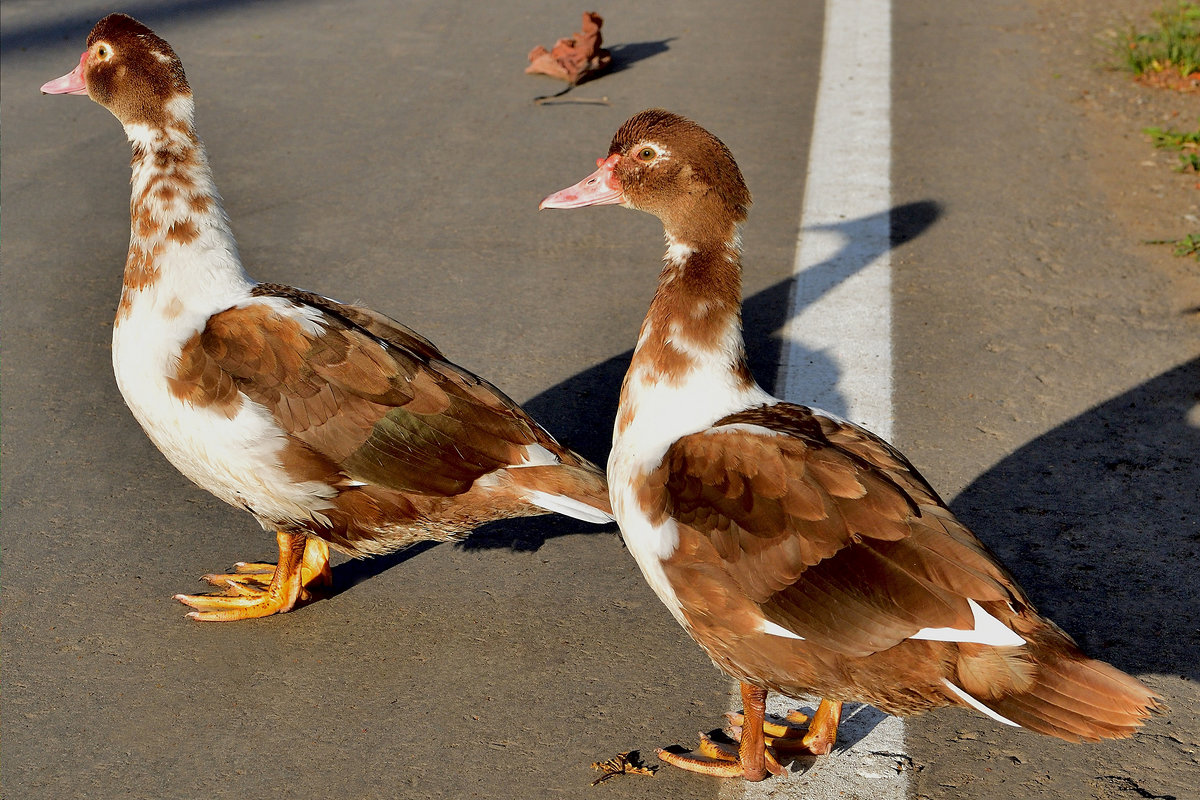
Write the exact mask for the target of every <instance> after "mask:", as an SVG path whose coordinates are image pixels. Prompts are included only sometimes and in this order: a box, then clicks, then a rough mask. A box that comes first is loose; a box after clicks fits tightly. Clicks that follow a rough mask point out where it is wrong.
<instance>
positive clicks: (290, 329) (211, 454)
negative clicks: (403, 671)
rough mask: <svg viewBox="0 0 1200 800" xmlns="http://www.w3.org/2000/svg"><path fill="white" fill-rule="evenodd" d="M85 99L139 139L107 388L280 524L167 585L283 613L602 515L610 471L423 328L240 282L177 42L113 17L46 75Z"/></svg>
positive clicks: (206, 478) (235, 499)
mask: <svg viewBox="0 0 1200 800" xmlns="http://www.w3.org/2000/svg"><path fill="white" fill-rule="evenodd" d="M42 91H43V92H46V93H50V94H86V95H88V96H89V97H91V98H92V99H93V100H95V101H96V102H97V103H100V104H101V105H102V106H104V107H105V108H107V109H108V110H109V111H111V112H112V113H113V115H114V116H116V118H117V119H118V120H119V121H120V122H121V124H122V125H123V126H124V128H125V133H126V135H127V136H128V138H129V140H130V142H131V143H132V146H133V162H132V164H133V179H132V184H133V196H132V201H131V204H130V212H131V217H132V231H131V235H130V244H129V257H128V260H127V261H126V264H125V276H124V285H123V287H122V291H121V299H120V303H119V305H118V306H117V313H116V321H115V323H114V326H113V348H112V357H113V368H114V370H115V372H116V378H117V384H118V386H119V387H120V390H121V394H122V395H123V396H124V398H125V401H126V403H128V405H129V408H130V409H131V410H132V411H133V414H134V416H135V417H136V418H137V420H138V422H140V423H141V425H142V428H143V429H145V431H146V433H147V435H149V437H150V439H151V440H152V441H153V442H154V443H155V444H156V445H157V446H158V448H159V449H160V450H161V451H162V452H163V454H164V455H166V457H167V458H168V459H169V460H170V461H171V463H172V464H174V465H175V466H176V467H177V468H178V469H179V470H180V471H181V472H182V473H183V474H184V475H186V476H187V477H188V478H190V479H191V480H192V481H194V482H195V483H197V484H198V485H200V486H201V487H203V488H205V489H207V490H208V491H210V492H212V493H213V494H215V495H216V496H217V497H219V498H221V499H222V500H224V501H225V502H227V503H230V504H231V505H235V506H238V507H241V508H245V509H246V510H247V511H249V512H250V513H251V514H253V515H254V517H255V518H256V519H257V520H258V521H259V523H260V524H261V525H262V526H263V527H264V528H265V529H267V530H273V531H276V536H277V539H278V545H279V563H278V565H271V564H239V565H238V566H237V568H236V572H235V573H234V574H230V575H208V576H205V578H206V579H207V580H209V581H210V582H211V583H214V584H216V585H219V586H222V587H224V590H225V591H224V594H214V595H176V599H178V600H180V601H182V602H183V603H186V604H187V605H189V606H191V607H193V608H194V609H196V610H195V611H193V612H191V613H190V614H189V616H191V617H193V618H195V619H199V620H230V619H242V618H246V617H260V616H265V615H268V614H274V613H278V612H282V611H288V610H290V609H291V608H292V607H293V606H294V605H295V604H296V602H297V601H298V600H301V599H307V598H308V596H309V595H308V591H307V588H306V587H308V586H312V585H315V584H319V583H322V582H328V580H329V578H330V570H329V551H328V546H329V545H332V546H333V547H334V548H336V549H338V550H341V551H343V552H346V553H348V554H350V555H354V556H366V555H373V554H378V553H384V552H387V551H391V550H395V549H397V548H401V547H404V546H406V545H409V544H412V543H414V542H417V541H422V540H437V541H444V540H448V539H452V538H455V537H458V536H461V535H463V534H465V533H466V532H467V531H469V530H471V529H472V528H474V527H476V526H478V525H480V524H482V523H484V522H488V521H491V520H498V519H504V518H509V517H523V516H532V515H537V514H545V513H549V512H559V513H563V514H567V515H569V516H572V517H576V518H578V519H582V520H586V521H588V522H594V523H603V522H607V521H609V520H610V519H611V517H610V514H609V510H610V507H609V502H608V490H607V486H606V484H605V479H604V474H603V472H601V470H600V469H599V468H598V467H596V466H595V465H593V464H591V463H589V462H588V461H587V460H585V459H584V458H582V457H580V456H579V455H577V454H575V453H573V452H572V451H570V450H568V449H566V448H564V447H563V446H561V445H560V444H558V442H556V441H555V440H554V438H553V437H552V436H551V435H550V434H549V433H547V432H546V431H545V430H543V429H542V428H541V427H540V426H539V425H538V424H537V423H536V422H534V420H533V419H531V418H530V417H529V416H528V415H527V414H526V413H525V412H524V411H523V410H522V409H521V408H520V407H519V406H517V404H516V403H514V402H513V401H512V400H510V399H509V398H508V397H506V396H505V395H504V394H503V393H502V392H500V391H499V390H498V389H496V388H495V387H494V386H492V385H491V384H489V383H488V382H487V381H485V380H483V379H482V378H479V377H477V376H475V375H472V374H471V373H470V372H467V371H466V370H464V369H462V368H460V367H457V366H455V365H454V364H452V363H450V362H449V361H447V360H446V358H445V357H444V356H443V355H442V354H441V352H439V351H438V349H437V348H436V347H435V346H434V345H433V344H431V343H430V342H429V341H428V340H426V339H425V338H423V337H421V336H419V335H417V334H416V333H414V332H413V331H411V330H409V329H408V328H406V327H404V326H403V325H401V324H399V323H397V322H395V321H393V320H391V319H389V318H387V317H385V316H383V315H382V314H379V313H376V312H374V311H371V310H370V309H367V308H364V307H362V306H356V305H346V304H343V303H338V302H335V301H333V300H330V299H328V298H325V297H321V296H318V295H316V294H312V293H309V292H304V291H300V290H297V289H293V288H289V287H286V286H280V285H277V284H270V283H256V282H255V281H253V280H251V279H250V278H249V277H247V275H246V273H245V272H244V271H243V269H242V264H241V261H240V260H239V258H238V252H237V246H236V244H235V243H234V239H233V234H232V233H231V232H230V227H229V222H228V220H227V218H226V216H225V212H224V211H223V210H222V208H221V202H220V197H219V196H218V194H217V191H216V188H215V187H214V185H213V179H212V173H211V171H210V169H209V165H208V160H207V157H206V155H205V151H204V146H203V145H202V144H201V142H200V139H199V137H198V136H197V135H196V130H195V127H194V125H193V108H194V106H193V102H192V92H191V89H190V88H189V86H188V82H187V78H186V77H185V76H184V72H183V66H182V64H180V61H179V58H178V57H177V56H176V55H175V51H174V50H172V49H171V46H170V45H169V44H167V43H166V42H165V41H163V40H162V39H161V38H159V37H158V36H156V35H155V34H154V33H153V32H152V31H151V30H150V29H149V28H147V27H146V26H144V25H142V24H141V23H139V22H137V21H136V20H134V19H132V18H130V17H128V16H125V15H123V14H112V15H109V16H107V17H105V18H104V19H102V20H100V22H98V23H97V24H96V26H95V28H93V29H92V32H91V35H90V36H89V37H88V41H87V50H86V51H85V52H84V53H83V55H82V56H80V59H79V65H78V66H77V67H76V68H75V69H74V70H73V71H71V72H70V73H68V74H67V75H64V76H63V77H61V78H58V79H57V80H53V81H50V82H49V83H47V84H46V85H44V86H43V87H42Z"/></svg>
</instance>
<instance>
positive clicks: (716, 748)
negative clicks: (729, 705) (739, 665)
mask: <svg viewBox="0 0 1200 800" xmlns="http://www.w3.org/2000/svg"><path fill="white" fill-rule="evenodd" d="M741 690H742V706H743V709H744V710H743V712H742V713H743V715H744V721H745V724H744V725H743V727H742V736H741V740H740V741H739V743H738V748H737V751H736V752H734V751H733V750H732V749H731V748H728V747H724V746H722V745H719V744H717V743H716V742H714V741H712V740H711V739H709V738H708V737H707V736H704V735H703V734H701V736H700V748H699V752H698V753H697V752H690V753H671V752H668V751H666V750H659V751H658V757H659V758H661V759H662V760H663V761H665V762H667V763H668V764H672V765H674V766H676V767H679V768H681V769H686V770H688V771H690V772H699V773H701V774H703V775H713V776H716V777H719V778H736V777H742V778H745V779H746V780H748V781H761V780H762V779H764V778H766V777H767V774H768V773H771V774H774V775H785V774H787V769H786V768H785V767H784V766H783V765H782V764H780V763H779V761H778V760H776V758H775V756H774V754H772V753H771V752H770V751H769V750H767V747H766V742H765V740H764V736H763V723H764V722H765V719H766V708H767V690H766V689H759V688H758V687H757V686H751V685H750V684H748V683H742V684H741Z"/></svg>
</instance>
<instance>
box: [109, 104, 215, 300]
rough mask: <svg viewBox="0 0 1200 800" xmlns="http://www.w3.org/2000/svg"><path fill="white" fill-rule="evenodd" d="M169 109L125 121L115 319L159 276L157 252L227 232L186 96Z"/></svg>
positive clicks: (158, 256) (161, 252)
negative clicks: (125, 249)
mask: <svg viewBox="0 0 1200 800" xmlns="http://www.w3.org/2000/svg"><path fill="white" fill-rule="evenodd" d="M168 110H169V111H175V113H173V114H164V119H165V120H166V122H165V123H164V124H163V125H161V126H146V125H126V133H127V135H128V136H129V139H130V142H131V144H132V148H133V158H132V160H131V162H130V165H131V167H132V170H133V177H132V180H131V183H132V193H131V197H130V203H129V216H130V237H129V256H128V258H127V259H126V262H125V276H124V281H123V292H122V303H121V306H120V307H119V308H118V314H117V316H118V319H120V318H121V317H122V315H123V314H124V313H128V309H129V301H130V294H131V292H136V291H139V290H142V289H145V288H147V287H149V286H151V285H153V284H154V283H155V282H156V281H157V280H158V279H159V277H160V267H161V256H162V255H163V253H164V252H166V251H167V249H168V248H170V247H172V246H175V247H182V248H186V247H189V246H192V245H193V244H194V243H195V242H196V240H197V239H198V238H199V237H200V235H201V232H202V231H204V230H206V229H210V228H212V227H219V228H221V229H222V230H223V231H224V232H225V233H226V234H227V233H228V226H227V224H226V222H225V220H224V215H223V213H222V212H221V211H220V205H219V202H218V198H217V195H216V190H215V188H214V186H213V182H212V175H211V172H210V170H209V167H208V159H207V157H206V155H205V152H204V146H203V144H201V142H200V140H199V138H198V137H197V136H196V132H195V129H194V128H193V126H192V122H191V113H190V112H191V98H190V96H179V97H178V99H177V101H176V102H174V103H171V104H168ZM230 238H231V237H230Z"/></svg>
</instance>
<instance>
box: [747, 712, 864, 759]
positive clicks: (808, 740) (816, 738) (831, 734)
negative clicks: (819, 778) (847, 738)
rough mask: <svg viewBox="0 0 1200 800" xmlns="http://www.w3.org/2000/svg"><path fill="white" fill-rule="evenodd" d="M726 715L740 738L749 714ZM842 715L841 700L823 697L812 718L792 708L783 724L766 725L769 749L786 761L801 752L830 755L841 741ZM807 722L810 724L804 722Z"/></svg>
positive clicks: (802, 753)
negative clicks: (838, 733) (839, 731)
mask: <svg viewBox="0 0 1200 800" xmlns="http://www.w3.org/2000/svg"><path fill="white" fill-rule="evenodd" d="M726 716H728V717H729V721H730V722H731V723H732V724H733V736H734V738H735V739H740V738H741V736H742V733H743V730H744V727H745V724H746V722H745V717H744V716H743V715H741V714H727V715H726ZM841 717H842V701H841V700H822V701H821V704H820V705H819V706H817V711H816V713H815V714H813V717H812V720H811V721H809V719H808V717H807V716H805V715H804V714H802V713H800V712H799V711H789V712H788V715H787V718H786V721H785V722H783V723H778V722H772V721H769V720H768V721H767V722H764V723H763V726H762V727H763V732H764V733H765V734H766V743H767V749H768V751H771V752H774V753H775V755H776V756H777V757H778V758H780V759H781V760H783V761H786V760H788V758H790V757H792V756H798V755H814V756H824V755H828V754H829V753H830V752H832V751H833V746H834V744H835V743H836V742H837V729H838V723H839V722H840V721H841ZM806 721H807V722H808V725H807V726H802V725H801V724H800V723H803V722H806Z"/></svg>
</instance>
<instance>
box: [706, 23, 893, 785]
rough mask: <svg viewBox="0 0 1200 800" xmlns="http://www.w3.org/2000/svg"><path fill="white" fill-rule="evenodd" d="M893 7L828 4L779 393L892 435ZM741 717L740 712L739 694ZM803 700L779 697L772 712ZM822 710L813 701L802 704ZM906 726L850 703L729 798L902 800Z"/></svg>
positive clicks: (735, 700)
mask: <svg viewBox="0 0 1200 800" xmlns="http://www.w3.org/2000/svg"><path fill="white" fill-rule="evenodd" d="M891 18H892V9H891V0H827V2H826V5H825V34H824V44H823V47H822V57H821V76H820V82H819V85H818V89H817V102H816V110H815V113H814V119H813V135H812V145H811V149H810V151H809V159H808V176H807V179H806V183H805V190H804V206H803V210H802V212H801V214H802V215H801V220H800V239H799V242H798V243H797V247H796V260H795V268H794V273H793V274H794V276H795V279H794V284H793V288H792V297H791V307H790V309H789V312H790V313H789V321H788V323H787V324H786V325H785V326H784V329H783V337H784V349H783V355H782V359H781V360H782V363H781V364H780V367H779V374H778V380H777V382H776V386H777V392H776V394H778V395H779V396H781V397H783V398H784V399H786V400H790V401H792V402H796V403H804V404H807V405H815V406H818V407H820V408H824V409H825V410H827V411H832V412H834V413H836V414H839V415H841V416H844V417H846V418H847V419H850V420H851V421H853V422H857V423H859V424H861V425H865V426H866V427H867V428H869V429H871V430H872V431H874V432H875V433H877V434H879V435H880V436H882V437H884V438H885V439H890V438H891V436H892V299H891V257H890V246H891V217H890V209H891V205H892V196H891V145H892V135H891V61H892V59H891V41H892V33H891ZM731 694H732V703H733V707H734V708H738V707H740V698H739V697H738V692H737V690H736V687H735V688H734V689H733V691H732V693H731ZM796 705H797V704H796V703H795V701H792V700H789V699H788V698H784V697H778V696H773V697H772V698H771V702H770V704H769V706H768V711H769V712H771V713H775V714H782V713H784V712H785V711H786V710H787V709H788V708H789V707H795V706H796ZM800 705H801V706H802V707H807V708H808V709H810V711H811V710H812V709H815V703H813V702H809V703H801V704H800ZM907 761H908V759H907V755H906V754H905V750H904V725H903V723H902V722H901V721H900V719H898V718H896V717H889V716H886V715H884V714H883V713H881V712H879V711H878V710H876V709H874V708H872V707H870V706H850V705H848V706H846V708H845V712H844V715H843V721H842V724H841V727H840V729H839V731H838V745H837V748H836V749H835V751H834V753H832V754H831V755H829V756H825V757H822V758H817V759H804V760H803V761H802V762H797V763H795V764H793V765H792V770H793V774H792V775H790V776H789V777H788V778H786V779H778V778H771V779H768V780H767V781H764V782H762V783H758V784H747V783H744V782H730V783H729V784H727V788H724V789H723V791H722V795H723V796H725V797H744V798H765V797H771V798H777V799H778V800H783V798H799V797H803V798H804V799H805V800H825V799H826V798H828V799H829V800H833V798H839V800H846V799H847V798H864V799H866V798H869V799H870V800H893V798H895V799H896V800H899V798H904V797H906V796H907V793H908V773H907V771H905V770H904V767H905V766H906V763H905V762H907Z"/></svg>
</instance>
